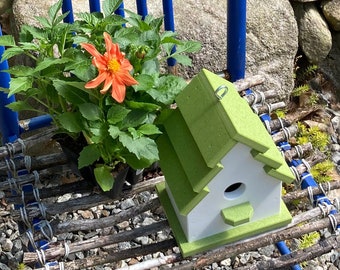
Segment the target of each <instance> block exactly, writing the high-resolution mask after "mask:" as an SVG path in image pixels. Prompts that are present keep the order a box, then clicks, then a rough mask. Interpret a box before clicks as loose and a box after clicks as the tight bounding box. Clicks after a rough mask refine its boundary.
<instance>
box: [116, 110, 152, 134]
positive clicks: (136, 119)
mask: <svg viewBox="0 0 340 270" xmlns="http://www.w3.org/2000/svg"><path fill="white" fill-rule="evenodd" d="M151 115H153V114H151V113H149V112H147V111H145V110H140V109H135V110H132V111H131V112H129V114H128V115H127V116H126V117H125V118H124V121H123V123H122V127H121V128H122V129H124V128H128V127H138V126H140V125H142V124H145V123H151V122H152V120H154V118H153V119H150V117H151Z"/></svg>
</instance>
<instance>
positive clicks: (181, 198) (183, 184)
mask: <svg viewBox="0 0 340 270" xmlns="http://www.w3.org/2000/svg"><path fill="white" fill-rule="evenodd" d="M157 144H158V145H159V146H160V147H161V148H162V149H163V150H164V149H166V150H165V151H161V152H160V165H161V168H162V170H163V172H164V175H166V183H167V185H168V186H169V188H170V190H171V194H172V196H173V198H174V200H175V202H176V205H177V207H178V209H179V212H180V213H181V214H182V215H187V214H188V213H189V212H190V210H191V209H193V208H194V207H195V206H196V205H197V204H198V203H199V202H200V201H201V200H202V199H203V198H204V197H205V196H206V195H207V194H208V193H209V189H208V188H207V187H205V188H203V189H202V190H201V191H200V192H195V191H194V190H193V189H192V186H191V185H190V181H189V180H188V178H187V176H186V174H185V171H184V170H183V167H182V165H181V163H180V161H179V159H178V157H177V155H176V153H175V151H174V150H173V147H172V145H171V142H170V140H169V138H168V136H167V135H166V134H163V135H162V136H160V137H159V138H158V139H157ZM162 154H166V155H167V159H170V160H171V161H172V164H171V166H170V167H168V166H166V164H162V160H163V159H162ZM167 159H166V160H167Z"/></svg>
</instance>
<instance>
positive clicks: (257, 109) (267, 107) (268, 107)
mask: <svg viewBox="0 0 340 270" xmlns="http://www.w3.org/2000/svg"><path fill="white" fill-rule="evenodd" d="M285 106H286V104H285V103H284V102H282V101H280V102H277V103H273V104H269V103H265V104H264V105H262V104H260V105H254V106H252V107H251V108H252V109H253V111H254V113H256V114H258V115H261V114H264V113H269V114H270V113H271V112H272V111H275V110H277V109H281V108H284V107H285Z"/></svg>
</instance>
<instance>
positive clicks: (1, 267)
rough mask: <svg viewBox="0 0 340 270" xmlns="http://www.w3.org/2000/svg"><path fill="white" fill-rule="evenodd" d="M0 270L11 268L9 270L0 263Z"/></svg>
mask: <svg viewBox="0 0 340 270" xmlns="http://www.w3.org/2000/svg"><path fill="white" fill-rule="evenodd" d="M0 269H1V270H11V268H9V267H8V266H7V265H5V264H3V263H0Z"/></svg>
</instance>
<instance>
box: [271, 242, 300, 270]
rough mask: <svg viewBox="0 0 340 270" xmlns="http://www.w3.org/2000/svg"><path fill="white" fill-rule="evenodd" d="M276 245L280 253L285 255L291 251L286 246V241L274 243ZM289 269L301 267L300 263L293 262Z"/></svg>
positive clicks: (293, 269) (296, 269)
mask: <svg viewBox="0 0 340 270" xmlns="http://www.w3.org/2000/svg"><path fill="white" fill-rule="evenodd" d="M276 247H277V249H278V250H279V251H280V253H281V255H287V254H290V253H291V252H290V250H289V248H288V247H287V245H286V243H285V242H284V241H280V242H277V243H276ZM290 269H292V270H301V267H300V265H298V264H295V265H292V266H291V267H290Z"/></svg>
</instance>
